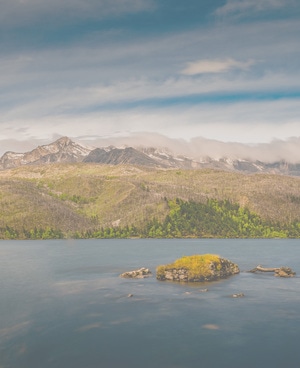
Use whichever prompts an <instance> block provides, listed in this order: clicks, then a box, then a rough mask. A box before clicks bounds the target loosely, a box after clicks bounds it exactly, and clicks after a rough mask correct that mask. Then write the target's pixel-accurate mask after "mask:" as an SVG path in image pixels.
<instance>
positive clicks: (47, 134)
mask: <svg viewBox="0 0 300 368" xmlns="http://www.w3.org/2000/svg"><path fill="white" fill-rule="evenodd" d="M0 5H1V12H0V154H1V153H3V151H5V150H8V149H10V150H21V149H22V148H24V149H25V148H27V147H28V148H29V147H30V145H32V146H33V145H35V144H36V143H39V142H42V143H47V142H50V141H52V140H53V139H54V138H56V137H58V136H62V135H67V136H69V137H72V138H74V139H75V140H77V141H82V142H86V143H88V142H91V143H93V142H94V143H97V142H100V141H101V140H103V139H106V138H107V139H113V138H116V139H119V138H120V137H123V136H126V137H128V136H132V135H133V136H137V135H138V136H139V137H143V136H145V135H146V133H147V132H148V133H156V134H159V135H163V136H167V137H169V138H173V139H183V140H185V141H188V142H189V141H190V140H193V139H195V138H197V137H203V138H206V139H209V140H218V141H222V142H238V143H254V144H263V143H266V142H271V141H274V140H277V141H278V140H283V141H285V140H287V141H289V140H291V139H294V138H295V137H296V138H299V137H300V64H299V60H300V37H299V34H300V3H299V0H222V1H221V0H215V1H209V0H197V1H196V0H186V1H182V0H51V1H50V0H1V4H0ZM152 136H153V137H156V138H157V137H158V135H155V134H153V135H152ZM292 137H293V138H292ZM141 139H142V138H141Z"/></svg>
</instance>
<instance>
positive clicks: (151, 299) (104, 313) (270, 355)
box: [0, 239, 300, 368]
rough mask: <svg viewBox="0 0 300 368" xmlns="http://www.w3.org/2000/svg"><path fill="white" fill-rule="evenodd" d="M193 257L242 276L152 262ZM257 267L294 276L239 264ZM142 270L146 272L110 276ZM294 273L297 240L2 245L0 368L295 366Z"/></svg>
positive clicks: (297, 300)
mask: <svg viewBox="0 0 300 368" xmlns="http://www.w3.org/2000/svg"><path fill="white" fill-rule="evenodd" d="M199 253H214V254H219V255H220V256H222V257H224V258H228V259H230V260H231V261H233V262H235V263H237V264H238V265H239V267H240V270H241V273H240V274H239V275H236V276H232V277H231V278H229V279H226V280H222V281H218V282H214V283H207V284H179V283H170V282H160V281H157V280H156V279H155V268H156V266H158V265H159V264H165V263H170V262H172V261H174V260H175V259H176V258H179V257H182V256H183V255H192V254H199ZM258 264H261V265H263V266H266V267H280V266H289V267H291V268H293V270H294V271H296V273H297V275H296V277H294V278H291V279H284V278H278V277H274V276H273V274H272V273H265V274H252V273H248V272H246V271H247V270H250V269H252V268H254V267H255V266H257V265H258ZM140 267H148V268H150V269H151V270H152V272H153V273H154V276H153V277H150V278H147V279H142V280H141V279H139V280H129V279H122V278H120V277H119V274H121V273H122V272H125V271H129V270H133V269H136V268H140ZM299 275H300V243H299V240H277V239H274V240H252V239H251V240H250V239H247V240H240V239H234V240H230V239H226V240H221V239H193V240H191V239H176V240H171V239H168V240H161V239H155V240H154V239H134V240H129V239H126V240H117V239H113V240H44V241H1V242H0V286H1V289H0V290H1V300H0V368H50V367H51V368H68V367H70V368H96V367H97V368H98V367H99V368H114V367H123V368H127V367H128V368H129V367H131V368H137V367H144V368H148V367H156V368H160V367H164V368H190V367H193V368H194V367H203V368H207V367H212V368H215V367H223V368H227V367H228V368H234V367H243V368H248V367H249V368H250V367H252V368H253V367H254V368H260V367H267V368H268V367H270V368H271V367H272V368H275V367H283V366H286V367H289V368H298V367H299V366H300V348H299V346H300V343H299V342H300V277H299ZM203 288H208V291H207V292H202V291H201V290H202V289H203ZM235 293H244V294H245V297H243V298H232V297H231V295H232V294H235ZM128 294H133V296H132V297H128Z"/></svg>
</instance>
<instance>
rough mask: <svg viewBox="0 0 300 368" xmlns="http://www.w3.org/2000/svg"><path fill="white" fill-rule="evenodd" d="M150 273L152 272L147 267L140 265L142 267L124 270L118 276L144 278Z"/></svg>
mask: <svg viewBox="0 0 300 368" xmlns="http://www.w3.org/2000/svg"><path fill="white" fill-rule="evenodd" d="M151 275H152V273H151V271H150V270H149V268H145V267H142V268H139V269H138V270H133V271H127V272H124V273H122V274H121V275H120V277H124V278H127V279H144V278H146V277H149V276H151Z"/></svg>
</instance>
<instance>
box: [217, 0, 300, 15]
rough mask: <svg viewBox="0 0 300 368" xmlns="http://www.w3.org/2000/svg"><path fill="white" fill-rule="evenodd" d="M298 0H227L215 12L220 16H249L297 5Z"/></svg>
mask: <svg viewBox="0 0 300 368" xmlns="http://www.w3.org/2000/svg"><path fill="white" fill-rule="evenodd" d="M296 2H297V1H295V0H227V1H226V3H225V5H223V6H221V7H220V8H218V9H217V10H216V11H215V14H216V15H217V16H220V17H224V16H236V17H240V16H243V15H245V16H248V15H249V14H250V13H258V12H263V11H270V10H279V9H282V8H286V7H291V6H294V5H297V4H296Z"/></svg>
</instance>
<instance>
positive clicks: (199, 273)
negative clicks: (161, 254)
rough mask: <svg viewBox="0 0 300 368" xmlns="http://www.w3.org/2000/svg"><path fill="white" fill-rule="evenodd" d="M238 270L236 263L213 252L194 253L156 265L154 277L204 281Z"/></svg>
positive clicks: (237, 271)
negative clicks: (165, 263)
mask: <svg viewBox="0 0 300 368" xmlns="http://www.w3.org/2000/svg"><path fill="white" fill-rule="evenodd" d="M239 272H240V270H239V267H238V265H237V264H235V263H233V262H231V261H230V260H228V259H224V258H221V257H220V256H218V255H215V254H202V255H201V254H196V255H192V256H185V257H182V258H179V259H177V260H176V261H175V262H173V263H170V264H167V265H161V266H158V267H157V269H156V278H157V279H158V280H161V281H165V280H169V281H180V282H205V281H216V280H219V279H224V278H227V277H229V276H231V275H235V274H238V273H239Z"/></svg>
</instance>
